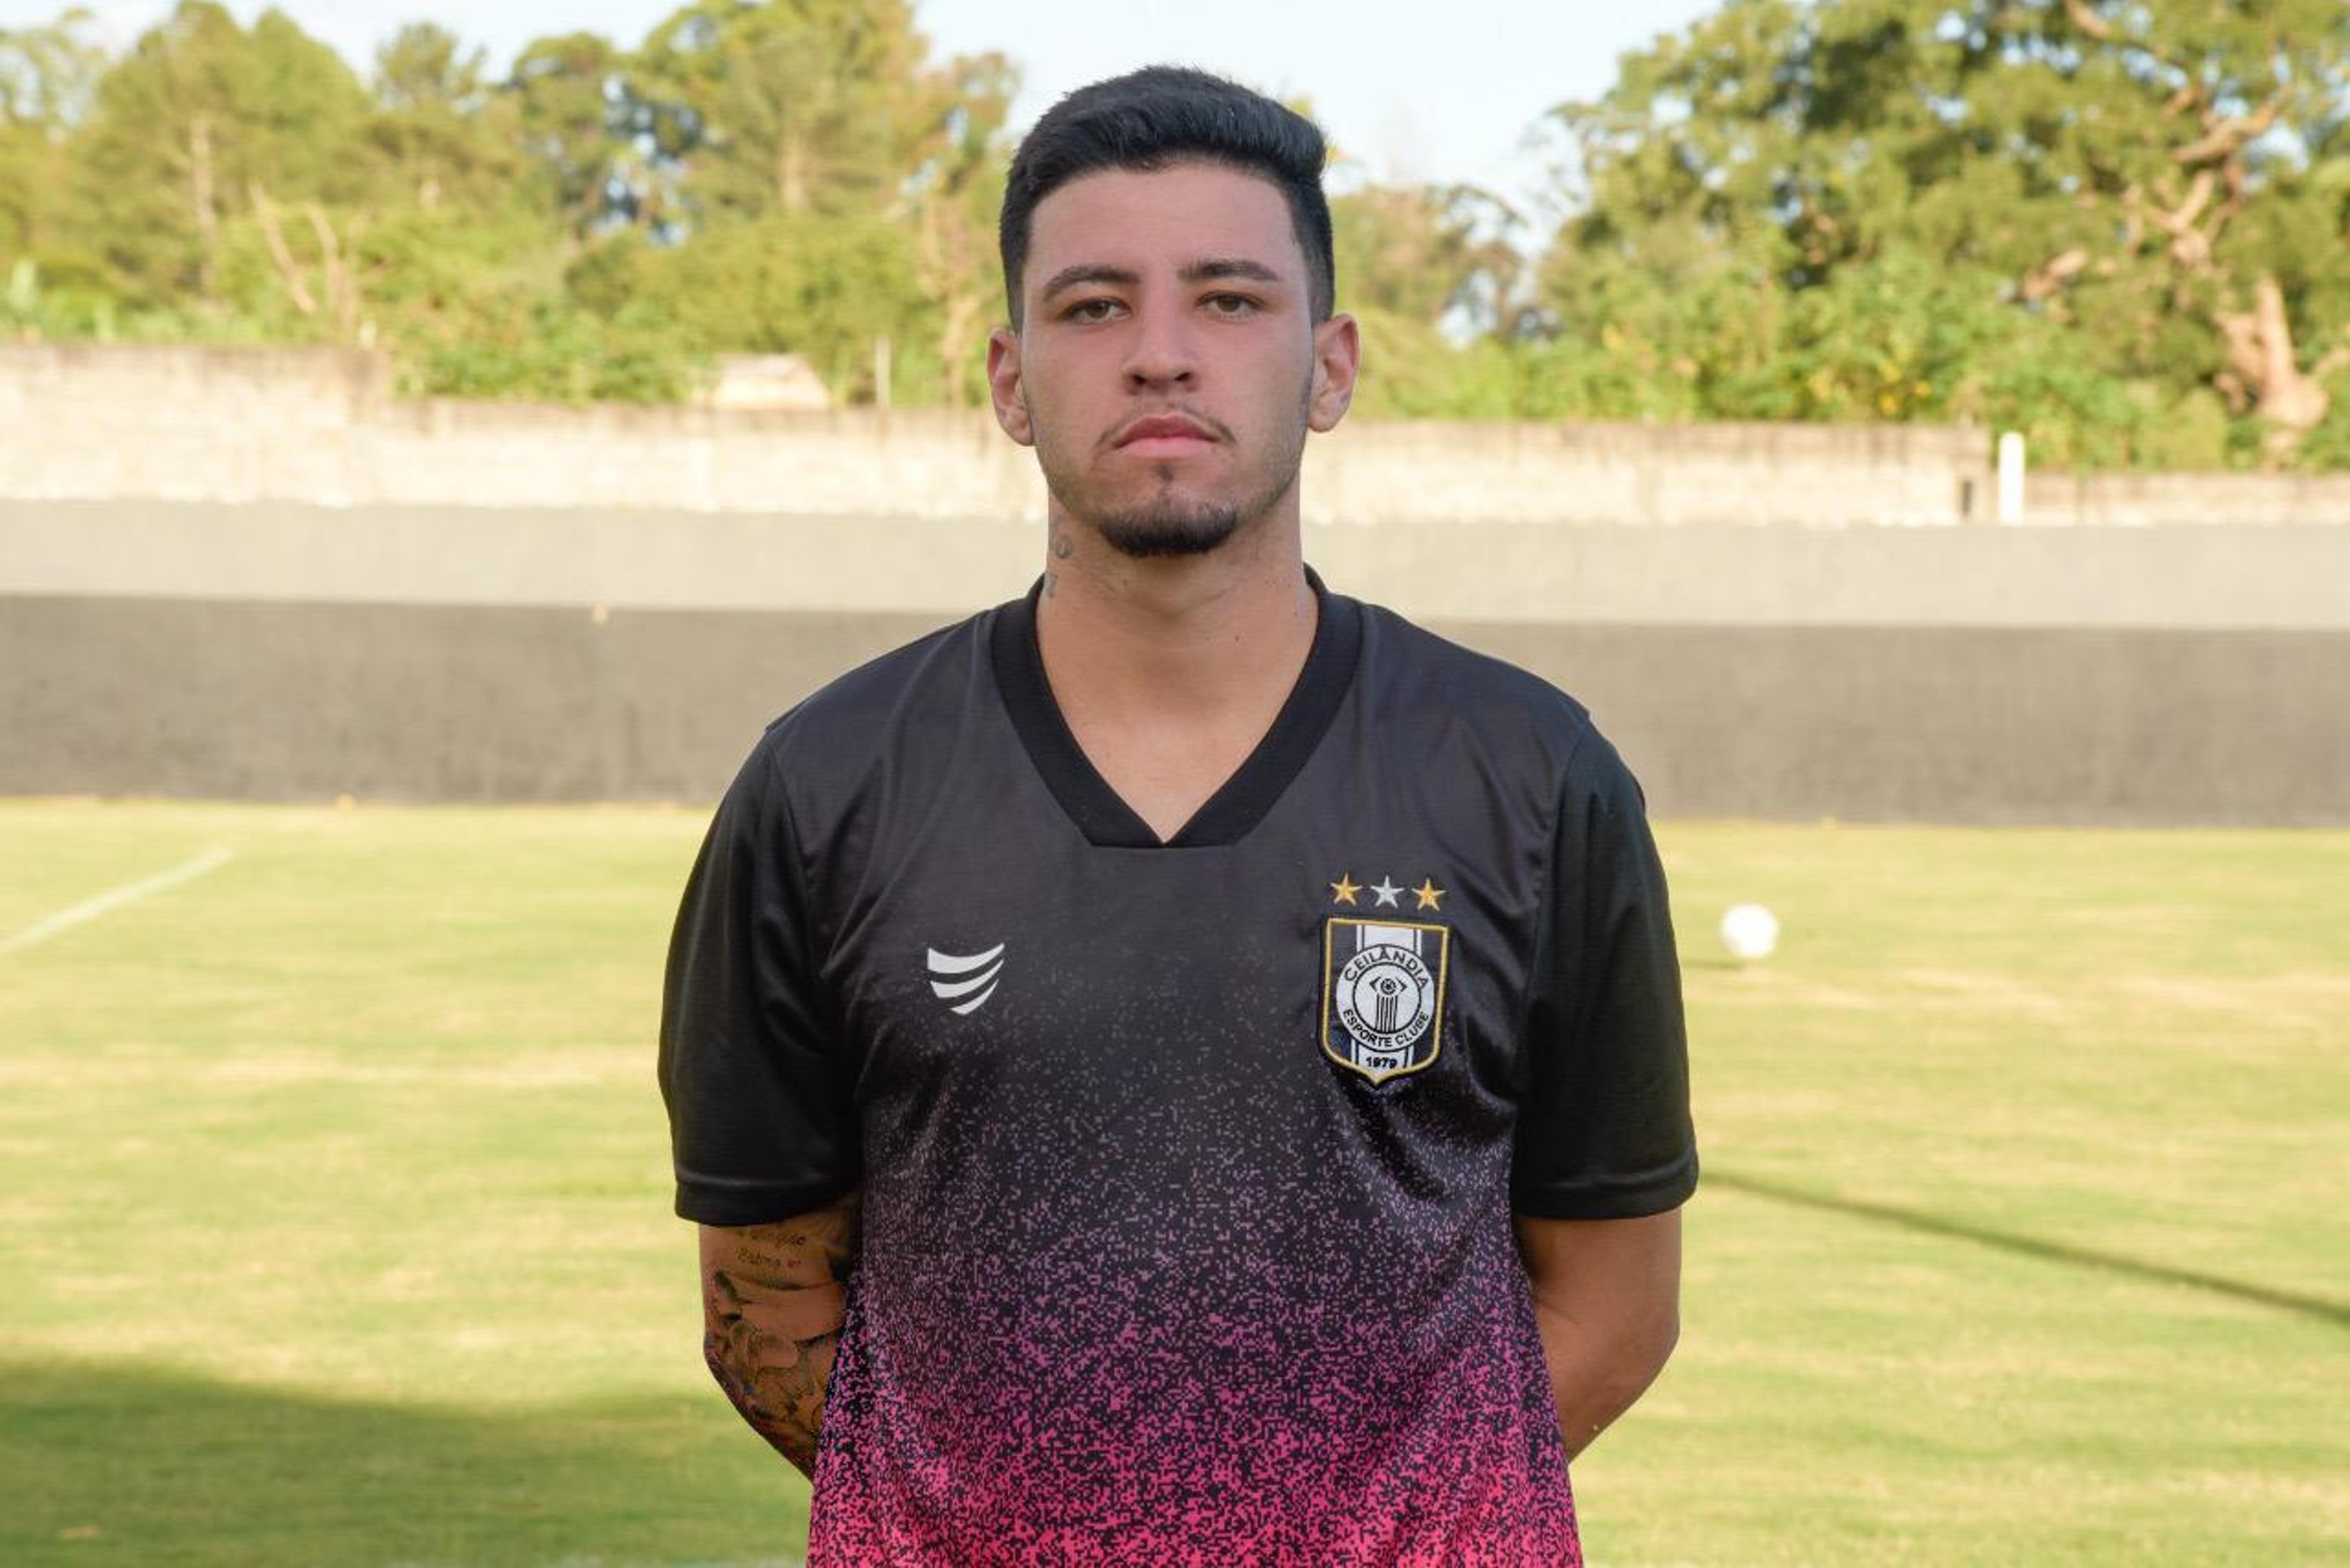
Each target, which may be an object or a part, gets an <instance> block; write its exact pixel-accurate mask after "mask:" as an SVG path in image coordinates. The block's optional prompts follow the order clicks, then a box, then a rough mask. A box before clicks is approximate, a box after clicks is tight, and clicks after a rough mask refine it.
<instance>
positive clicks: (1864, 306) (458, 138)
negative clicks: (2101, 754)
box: [0, 0, 2350, 468]
mask: <svg viewBox="0 0 2350 1568" xmlns="http://www.w3.org/2000/svg"><path fill="white" fill-rule="evenodd" d="M93 36H94V32H93V25H92V24H91V22H90V21H89V18H88V16H87V15H86V14H84V13H80V12H78V11H69V12H67V13H65V14H64V15H63V16H61V17H60V18H59V19H58V20H57V22H55V23H53V24H50V25H49V26H42V27H29V28H21V29H16V30H7V31H0V280H15V281H12V282H11V286H10V288H9V291H8V294H7V301H6V303H5V306H0V330H5V331H7V332H9V333H12V334H16V335H20V336H21V335H32V336H47V337H164V338H203V339H213V340H218V339H236V340H267V341H280V342H320V343H359V344H378V345H381V346H383V347H384V348H387V349H389V350H390V352H391V353H392V354H393V356H394V357H395V359H396V361H397V363H398V366H399V369H400V376H401V379H402V380H403V382H404V384H406V385H409V386H411V387H415V388H418V389H426V390H433V391H446V392H463V393H466V394H469V395H472V394H481V395H494V396H501V397H555V398H567V399H579V398H592V397H620V398H631V399H643V400H663V399H671V398H679V397H684V396H687V395H690V394H691V391H692V389H694V387H695V386H696V385H697V384H699V382H700V381H701V379H702V378H703V377H704V376H705V375H706V374H707V372H708V369H709V362H710V359H711V358H712V356H715V355H718V354H723V353H731V352H739V351H773V350H781V351H789V352H795V353H799V354H803V355H806V357H807V358H809V360H810V361H811V362H812V363H813V365H814V366H815V368H816V370H817V373H818V374H819V375H820V376H822V377H824V378H825V379H827V381H828V382H829V383H830V385H831V386H832V388H833V389H834V392H835V394H836V395H837V396H838V397H842V398H846V399H848V400H864V399H870V398H877V397H879V395H881V393H882V392H883V390H884V389H879V388H877V387H875V386H874V385H873V374H874V345H875V343H876V341H877V340H886V341H887V342H888V344H889V348H890V349H891V354H890V363H891V367H892V369H891V383H892V384H891V386H890V387H889V389H887V391H888V393H889V396H890V398H891V399H892V400H893V401H899V402H917V403H923V402H944V403H949V404H955V405H962V406H969V405H971V404H972V403H975V402H977V401H979V400H981V398H982V396H983V387H982V385H981V381H980V378H979V376H978V375H977V374H976V371H977V369H978V367H979V363H980V358H981V354H982V346H983V341H984V337H985V331H986V328H987V327H988V325H989V324H990V323H991V322H992V321H993V319H995V318H996V317H998V315H999V313H1000V311H1001V308H1002V306H1001V304H1000V302H1001V299H1002V286H1003V280H1002V278H1001V277H1000V276H999V275H998V272H997V263H996V254H995V245H994V234H993V224H994V217H995V209H996V205H997V203H998V202H999V200H1000V197H1001V192H1002V180H1003V167H1004V163H1005V161H1006V159H1007V156H1008V152H1009V148H1008V147H1007V145H1006V138H1005V119H1006V115H1007V112H1008V109H1009V106H1010V104H1011V102H1012V101H1013V99H1014V96H1015V94H1016V92H1017V89H1018V85H1019V77H1018V72H1017V69H1016V67H1014V65H1013V64H1012V62H1011V61H1009V60H1008V59H1006V58H1005V57H1003V56H1001V55H993V54H990V55H981V56H974V57H956V58H951V59H936V58H933V57H932V54H931V46H930V42H929V40H928V39H927V38H926V37H925V36H924V35H923V34H922V32H921V30H920V27H919V26H917V11H916V8H915V6H914V5H912V4H911V3H910V0H689V3H687V4H684V5H681V6H679V8H678V9H676V10H675V11H673V12H672V13H671V15H670V16H667V17H666V18H665V19H663V20H662V21H661V22H660V24H659V25H658V26H655V27H654V28H653V29H652V30H651V32H650V34H649V35H648V36H646V37H645V39H644V40H643V41H642V43H641V45H640V47H637V48H634V49H629V48H626V47H621V46H619V45H618V44H615V43H614V42H612V41H610V40H608V39H606V38H603V37H601V36H598V35H596V34H593V33H587V32H578V33H571V34H567V35H563V36H554V37H546V38H541V39H538V40H536V41H535V42H533V43H532V44H531V45H529V46H528V47H526V48H525V49H524V50H523V52H522V53H521V55H520V56H519V57H517V59H516V60H515V65H514V67H513V68H512V70H511V71H510V72H509V73H508V74H507V75H506V77H505V78H504V79H502V80H497V79H492V78H491V77H490V75H489V74H488V71H487V68H486V66H485V63H484V58H483V56H482V52H481V51H480V49H478V48H476V47H469V46H467V45H466V44H465V43H464V42H463V39H462V38H461V37H460V36H458V35H457V34H455V33H454V32H452V31H451V30H450V29H448V28H446V27H443V26H437V25H434V24H431V23H422V22H420V23H415V24H411V25H410V26H404V27H401V28H399V29H397V30H396V31H394V32H393V33H392V34H391V36H389V37H388V38H387V39H386V40H385V42H384V43H383V45H382V46H381V47H380V49H379V51H378V54H377V57H376V59H375V61H374V68H373V72H372V75H371V77H370V78H369V80H368V81H367V82H366V83H364V84H363V83H362V82H361V81H360V79H359V78H358V77H357V76H355V75H354V74H353V73H352V71H351V70H350V69H349V68H348V67H347V66H345V65H344V64H343V62H341V61H340V60H339V59H338V58H337V57H335V56H334V55H333V54H332V53H331V52H330V51H329V50H328V49H327V48H326V47H324V46H322V45H320V44H318V43H317V41H316V40H314V39H311V38H309V37H307V36H305V35H304V34H303V33H302V31H301V29H300V28H298V27H297V26H295V24H294V23H292V22H291V21H289V20H288V19H287V18H286V17H285V16H283V15H281V14H279V13H276V12H274V11H268V12H264V13H263V14H262V15H261V16H259V17H258V19H256V20H255V22H254V23H253V25H252V26H250V27H244V26H240V25H239V24H238V23H237V21H236V20H235V19H234V16H232V15H231V14H230V12H229V11H228V10H227V9H225V8H224V6H223V5H220V4H217V3H214V0H180V4H179V5H178V8H177V10H175V11H174V12H173V13H172V16H170V17H169V18H168V19H167V20H166V21H164V22H163V23H161V25H160V26H156V27H153V28H151V30H149V31H148V32H147V33H146V34H144V35H142V36H140V37H139V38H138V40H137V41H136V42H135V43H134V44H133V45H132V47H130V50H129V51H128V52H127V53H125V54H124V55H122V56H121V57H120V58H113V59H109V58H108V57H107V56H106V55H105V53H104V51H103V50H102V49H100V48H99V47H98V46H97V45H96V44H95V43H94V42H93V41H92V38H93ZM1548 123H1549V125H1550V127H1551V128H1552V130H1554V131H1555V133H1556V134H1557V135H1559V136H1560V137H1561V138H1562V139H1563V143H1564V146H1565V151H1566V152H1567V154H1568V156H1567V157H1566V158H1565V160H1564V161H1563V164H1562V168H1563V169H1564V170H1565V171H1570V173H1563V175H1562V184H1561V187H1560V191H1559V195H1560V196H1561V198H1562V200H1561V202H1560V205H1561V206H1562V208H1563V209H1564V210H1566V211H1568V212H1570V213H1571V214H1572V215H1571V216H1570V217H1569V218H1568V219H1567V220H1566V222H1565V224H1564V225H1563V227H1562V228H1561V229H1560V230H1559V232H1558V233H1557V234H1556V235H1555V237H1554V238H1553V239H1552V240H1551V241H1550V243H1549V244H1547V246H1546V247H1544V248H1543V249H1541V250H1540V251H1539V252H1536V251H1534V250H1533V249H1531V248H1530V247H1529V246H1528V244H1527V236H1526V233H1525V230H1524V228H1523V224H1522V223H1521V221H1520V220H1519V218H1518V217H1517V215H1516V214H1514V213H1512V212H1510V211H1509V210H1508V209H1507V208H1505V207H1504V206H1503V205H1502V204H1501V203H1500V202H1497V201H1496V200H1495V199H1494V198H1492V196H1490V195H1488V194H1486V193H1484V192H1479V191H1476V190H1473V189H1470V188H1466V187H1443V186H1392V187H1390V186H1380V185H1378V184H1357V186H1355V187H1354V188H1352V189H1347V190H1344V191H1343V192H1342V193H1341V194H1339V195H1338V196H1337V197H1336V198H1335V199H1334V201H1333V203H1332V216H1333V223H1334V228H1335V239H1336V263H1337V268H1338V275H1339V301H1338V303H1339V306H1340V307H1341V308H1344V309H1349V310H1352V311H1353V312H1354V313H1355V314H1356V315H1357V317H1358V319H1359V320H1360V322H1361V324H1362V329H1363V335H1364V339H1365V343H1366V373H1365V379H1364V381H1363V384H1362V388H1361V393H1360V396H1359V397H1358V400H1357V407H1358V408H1359V409H1360V410H1363V411H1364V412H1365V413H1367V414H1371V415H1376V416H1383V417H1397V418H1471V419H1509V418H1532V419H1558V418H1612V419H1636V420H1648V421H1688V420H1709V419H1740V420H1814V421H1839V422H1867V421H1911V420H1917V421H1971V422H1973V423H1976V424H1978V425H1980V426H1982V427H1984V428H1985V429H1986V431H1988V430H1991V429H2008V428H2012V429H2016V430H2021V431H2025V432H2026V433H2027V434H2028V435H2029V436H2030V438H2031V439H2032V441H2033V450H2034V452H2035V453H2036V454H2037V456H2038V458H2039V460H2040V461H2042V462H2054V463H2059V464H2064V465H2080V466H2096V467H2116V466H2119V467H2157V466H2210V465H2214V464H2221V463H2227V464H2240V465H2252V464H2269V465H2276V464H2285V463H2290V464H2293V465H2296V466H2301V467H2304V468H2321V467H2345V466H2350V434H2345V423H2344V421H2345V418H2350V415H2345V410H2344V409H2343V406H2342V403H2343V399H2344V396H2345V389H2344V388H2343V385H2342V376H2341V372H2343V371H2344V370H2345V369H2350V266H2345V265H2342V258H2343V256H2344V255H2345V254H2350V10H2345V8H2344V7H2342V6H2341V5H2339V3H2338V0H2259V3H2257V4H2251V5H2237V6H2220V7H2212V6H2210V5H2205V4H2204V3H2203V0H2133V3H2128V4H2125V3H2124V0H1724V3H1723V4H1722V5H1721V6H1720V8H1719V9H1718V10H1716V11H1715V12H1714V13H1713V14H1711V16H1706V17H1704V18H1702V19H1701V20H1700V21H1699V22H1697V23H1696V24H1694V25H1693V26H1690V27H1689V28H1687V29H1685V30H1684V31H1683V32H1681V33H1679V34H1678V35H1674V36H1664V37H1660V38H1659V40H1658V41H1657V42H1656V43H1654V44H1653V45H1651V46H1650V47H1647V48H1644V49H1640V50H1636V51H1634V52H1633V53H1631V54H1629V55H1627V56H1626V57H1625V58H1624V59H1623V61H1622V62H1621V65H1620V67H1619V73H1618V76H1617V80H1616V82H1615V84H1614V86H1613V87H1612V88H1610V89H1609V90H1608V91H1607V93H1606V94H1605V95H1603V96H1602V97H1600V98H1599V99H1596V100H1595V101H1592V102H1589V103H1570V104H1565V105H1563V106H1561V107H1560V108H1559V109H1557V110H1556V111H1555V113H1554V114H1553V115H1552V116H1551V117H1550V119H1549V121H1548ZM1341 183H1342V184H1343V178H1342V181H1341ZM27 269H29V270H27Z"/></svg>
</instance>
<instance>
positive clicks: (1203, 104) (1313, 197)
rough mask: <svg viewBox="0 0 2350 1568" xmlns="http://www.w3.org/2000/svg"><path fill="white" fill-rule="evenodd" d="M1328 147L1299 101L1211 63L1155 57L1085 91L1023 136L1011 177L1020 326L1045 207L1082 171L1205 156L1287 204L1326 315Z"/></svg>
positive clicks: (1001, 235)
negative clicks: (1035, 234) (1034, 227)
mask: <svg viewBox="0 0 2350 1568" xmlns="http://www.w3.org/2000/svg"><path fill="white" fill-rule="evenodd" d="M1327 156H1328V150H1327V148H1326V145H1325V144H1324V142H1323V140H1322V132H1321V131H1320V130H1316V129H1315V124H1314V122H1313V121H1312V120H1310V119H1306V118H1305V116H1304V115H1302V114H1299V113H1298V112H1296V111H1295V109H1289V108H1287V107H1286V106H1284V105H1282V104H1278V103H1275V102H1274V100H1273V99H1269V98H1266V97H1265V96H1263V94H1262V93H1255V92H1251V91H1250V90H1249V89H1248V88H1244V87H1242V86H1240V85H1239V84H1238V83H1236V82H1230V81H1226V80H1225V79H1224V78H1222V77H1219V76H1211V75H1209V74H1208V73H1207V72H1206V71H1197V70H1191V69H1188V68H1186V67H1180V66H1146V67H1143V68H1142V69H1140V70H1139V71H1129V72H1128V73H1127V74H1126V75H1125V76H1122V77H1112V78H1109V79H1108V80H1107V81H1099V82H1096V83H1094V84H1093V85H1092V86H1090V87H1082V88H1078V89H1077V90H1076V91H1075V92H1073V93H1071V94H1070V95H1069V96H1068V97H1066V98H1065V99H1062V100H1061V101H1060V102H1058V103H1056V104H1055V105H1054V106H1053V107H1052V108H1051V109H1048V110H1046V111H1045V118H1044V119H1040V120H1038V121H1037V122H1036V125H1035V129H1034V130H1031V131H1029V132H1028V134H1027V135H1026V136H1025V137H1024V138H1023V139H1022V140H1021V143H1020V151H1017V152H1015V153H1014V154H1013V157H1012V171H1011V174H1010V176H1009V178H1008V179H1007V180H1006V181H1005V182H1004V187H1003V213H1002V215H1001V217H1000V218H999V219H998V221H997V223H996V244H997V246H998V248H999V249H1000V250H1001V252H1002V254H1003V293H1004V297H1005V300H1006V302H1007V303H1008V304H1009V305H1010V306H1011V309H1012V323H1013V325H1014V327H1017V326H1018V325H1019V324H1020V272H1021V268H1022V267H1023V266H1024V265H1026V264H1027V260H1028V238H1029V231H1030V228H1031V221H1032V220H1033V218H1034V217H1035V212H1036V204H1037V203H1038V202H1042V201H1043V200H1044V199H1045V197H1047V196H1049V195H1051V194H1052V193H1053V192H1055V191H1056V190H1058V189H1060V188H1061V187H1062V186H1063V185H1066V183H1068V182H1070V181H1072V180H1074V179H1076V178H1077V177H1078V176H1079V175H1081V174H1092V173H1097V172H1098V171H1102V170H1105V169H1128V170H1135V171H1141V172H1146V173H1148V172H1152V171H1158V170H1160V169H1164V168H1166V167H1167V166H1168V165H1170V164H1172V163H1180V162H1182V161H1186V160H1192V159H1197V160H1201V161H1207V162H1211V163H1223V164H1228V165H1230V166H1231V167H1232V168H1234V169H1236V170H1239V171H1241V172H1243V173H1246V174H1257V175H1262V176H1263V178H1265V179H1266V180H1269V181H1271V182H1273V183H1274V185H1276V186H1278V187H1279V188H1280V190H1281V194H1282V196H1283V198H1284V200H1285V201H1287V202H1288V203H1289V223H1290V227H1291V228H1292V229H1293V230H1294V231H1295V233H1296V235H1297V248H1298V249H1299V250H1301V251H1303V252H1304V253H1305V278H1306V297H1307V301H1308V303H1309V304H1310V305H1311V306H1312V310H1313V317H1314V319H1315V320H1316V321H1322V320H1326V319H1327V318H1328V317H1329V315H1330V311H1331V308H1332V306H1333V304H1334V302H1335V300H1336V296H1337V278H1336V269H1335V268H1334V267H1333V266H1332V265H1331V261H1330V203H1329V201H1328V199H1327V198H1326V197H1325V196H1324V195H1323V194H1322V165H1323V162H1324V161H1325V160H1326V158H1327Z"/></svg>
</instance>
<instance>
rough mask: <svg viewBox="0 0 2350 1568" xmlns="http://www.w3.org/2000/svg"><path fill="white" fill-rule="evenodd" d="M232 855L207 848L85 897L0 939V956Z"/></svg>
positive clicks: (173, 884) (189, 878) (213, 866)
mask: <svg viewBox="0 0 2350 1568" xmlns="http://www.w3.org/2000/svg"><path fill="white" fill-rule="evenodd" d="M235 855H236V851H234V850H233V849H207V850H205V851H204V852H203V854H202V855H199V856H197V857H195V858H194V859H193V860H191V861H189V862H188V863H187V864H186V865H184V866H174V867H172V868H171V869H170V870H169V871H159V872H157V873H156V874H155V875H154V876H152V877H147V878H146V879H145V880H143V881H139V882H133V883H130V885H128V886H127V887H121V888H114V889H112V890H111V891H109V892H105V893H100V894H99V896H98V897H97V898H85V899H83V900H82V901H81V902H80V903H78V904H76V905H75V906H74V907H73V908H72V909H59V910H58V911H57V913H56V914H54V915H44V916H43V917H42V918H41V919H37V920H35V921H34V922H33V923H32V924H31V925H29V926H26V928H25V929H23V930H21V931H18V932H17V933H16V935H15V936H13V937H8V938H5V939H0V953H13V952H16V951H18V950H21V949H24V948H28V947H31V946H32V945H33V944H34V943H35V942H42V941H47V940H48V939H49V938H51V937H53V936H56V935H57V933H58V932H59V931H62V930H68V929H71V928H72V927H75V926H78V925H80V924H81V923H82V922H83V921H85V920H94V919H98V918H99V916H100V915H103V914H107V913H109V912H110V911H112V910H115V909H120V908H122V906H123V905H125V904H135V903H137V902H138V901H139V900H140V899H141V898H147V897H149V896H150V895H151V894H155V893H161V892H162V891H163V890H164V889H166V888H176V887H178V886H179V885H180V884H181V883H182V882H190V881H193V880H194V879H195V878H196V877H201V876H203V874H204V873H205V872H207V871H213V870H217V869H219V868H220V867H223V866H225V865H227V864H228V863H229V861H230V860H232V859H234V857H235Z"/></svg>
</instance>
